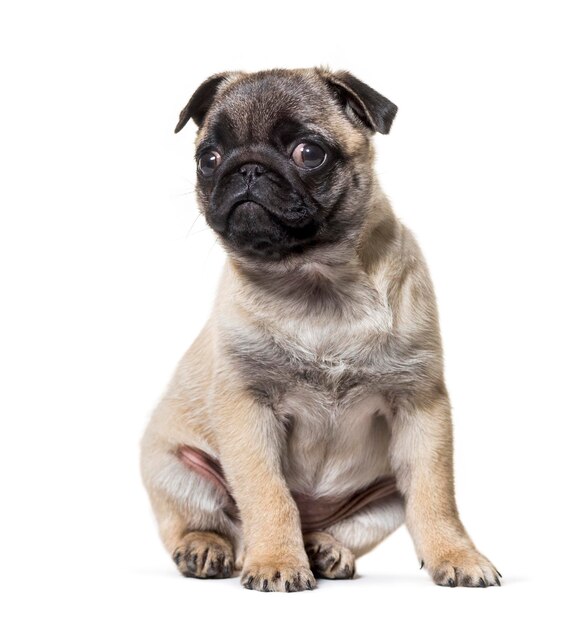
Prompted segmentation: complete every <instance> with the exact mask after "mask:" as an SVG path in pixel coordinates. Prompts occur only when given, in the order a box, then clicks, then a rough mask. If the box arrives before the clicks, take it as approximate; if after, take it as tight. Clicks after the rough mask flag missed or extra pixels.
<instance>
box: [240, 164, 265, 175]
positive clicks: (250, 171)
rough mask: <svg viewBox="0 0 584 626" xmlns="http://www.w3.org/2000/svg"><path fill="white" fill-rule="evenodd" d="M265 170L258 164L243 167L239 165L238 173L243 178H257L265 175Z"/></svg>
mask: <svg viewBox="0 0 584 626" xmlns="http://www.w3.org/2000/svg"><path fill="white" fill-rule="evenodd" d="M265 171H266V170H265V168H264V166H263V165H260V164H259V163H245V164H244V165H241V166H240V168H239V173H240V174H241V175H242V176H243V177H244V178H250V179H251V178H257V177H258V176H261V175H262V174H264V173H265Z"/></svg>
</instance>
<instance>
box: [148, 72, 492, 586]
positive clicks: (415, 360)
mask: <svg viewBox="0 0 584 626" xmlns="http://www.w3.org/2000/svg"><path fill="white" fill-rule="evenodd" d="M396 112H397V107H396V106H395V105H394V104H393V103H392V102H390V101H389V100H388V99H387V98H385V97H384V96H382V95H381V94H379V93H378V92H377V91H375V90H374V89H372V88H371V87H369V86H368V85H366V84H364V83H363V82H361V81H360V80H358V79H357V78H355V77H354V76H353V75H352V74H350V73H349V72H332V71H329V70H328V69H325V68H314V69H301V70H271V71H263V72H257V73H244V72H226V73H222V74H216V75H214V76H211V77H210V78H209V79H208V80H206V81H205V82H204V83H203V84H202V85H201V86H200V87H199V88H198V89H197V90H196V91H195V93H194V94H193V96H192V97H191V99H190V100H189V102H188V104H187V105H186V107H185V108H184V109H183V111H182V112H181V114H180V119H179V122H178V125H177V127H176V131H175V132H178V131H180V130H181V129H182V128H183V127H184V126H185V124H186V123H187V122H188V120H190V119H192V120H193V121H194V122H195V124H196V125H197V126H198V134H197V138H196V143H195V145H196V162H197V197H198V201H199V206H200V209H201V210H202V212H203V214H204V216H205V219H206V220H207V223H208V224H209V226H210V227H211V228H212V229H213V230H214V231H215V232H216V233H217V235H218V237H219V239H220V241H221V243H222V244H223V246H224V247H225V249H226V251H227V262H226V265H225V269H224V272H223V275H222V278H221V282H220V286H219V290H218V294H217V298H216V302H215V306H214V309H213V313H212V315H211V317H210V319H209V321H208V322H207V324H206V325H205V327H204V328H203V330H202V332H201V333H200V335H199V336H198V337H197V339H196V340H195V342H194V343H193V345H192V346H191V347H190V349H189V350H188V351H187V353H186V354H185V356H184V357H183V359H182V360H181V362H180V364H179V366H178V369H177V370H176V373H175V375H174V378H173V379H172V381H171V383H170V386H169V388H168V390H167V392H166V394H165V395H164V397H163V398H162V400H161V402H160V404H159V405H158V407H157V408H156V410H155V411H154V414H153V416H152V419H151V421H150V424H149V426H148V427H147V430H146V433H145V435H144V437H143V441H142V456H141V466H142V475H143V479H144V483H145V485H146V488H147V490H148V493H149V495H150V499H151V502H152V506H153V509H154V513H155V515H156V518H157V521H158V524H159V529H160V534H161V537H162V541H163V542H164V545H165V546H166V548H167V550H168V551H169V552H170V554H171V555H172V558H173V559H174V561H175V563H176V565H177V566H178V569H179V570H180V572H181V573H182V574H183V575H184V576H189V577H195V578H224V577H228V576H231V575H232V573H233V572H234V570H241V580H242V583H243V585H244V586H245V587H247V588H248V589H256V590H259V591H302V590H305V589H313V588H314V587H315V586H316V582H315V577H324V578H352V577H353V576H354V573H355V559H356V558H357V557H359V556H361V555H362V554H365V553H366V552H368V551H369V550H371V549H372V548H373V547H374V546H375V545H377V544H378V543H379V542H380V541H382V540H383V539H384V538H385V537H387V536H388V535H389V534H390V533H391V532H393V531H394V530H395V529H396V528H397V527H398V526H400V524H402V523H403V522H404V521H405V523H406V525H407V528H408V530H409V532H410V534H411V536H412V539H413V541H414V544H415V549H416V552H417V555H418V557H419V559H420V561H421V564H422V566H425V567H426V568H427V570H428V572H429V573H430V575H431V576H432V578H433V580H434V581H435V582H436V583H437V584H438V585H445V586H451V587H455V586H457V585H462V586H470V587H479V586H480V587H488V586H490V585H498V584H500V582H499V576H500V574H499V573H498V572H497V570H496V569H495V567H494V566H493V565H492V564H491V563H490V562H489V561H488V560H487V559H486V558H485V557H484V556H483V555H482V554H480V553H479V552H478V551H477V549H476V548H475V546H474V544H473V542H472V541H471V539H470V538H469V536H468V534H467V532H466V530H465V529H464V527H463V525H462V523H461V521H460V519H459V516H458V512H457V508H456V503H455V497H454V483H453V468H452V425H451V418H450V405H449V400H448V394H447V390H446V387H445V384H444V376H443V366H442V348H441V340H440V333H439V327H438V316H437V312H436V303H435V298H434V293H433V290H432V284H431V281H430V277H429V274H428V270H427V268H426V265H425V263H424V260H423V257H422V254H421V252H420V250H419V248H418V246H417V244H416V242H415V240H414V237H413V236H412V234H411V233H410V231H409V230H407V228H405V227H404V226H403V225H402V224H400V222H399V221H398V220H397V219H396V218H395V217H394V214H393V212H392V209H391V207H390V203H389V201H388V199H387V198H386V197H385V196H384V194H383V192H382V191H381V189H380V186H379V184H378V181H377V177H376V175H375V172H374V168H373V157H374V150H373V145H372V138H373V135H374V134H375V133H377V132H378V133H382V134H387V133H388V132H389V129H390V127H391V124H392V122H393V119H394V117H395V114H396Z"/></svg>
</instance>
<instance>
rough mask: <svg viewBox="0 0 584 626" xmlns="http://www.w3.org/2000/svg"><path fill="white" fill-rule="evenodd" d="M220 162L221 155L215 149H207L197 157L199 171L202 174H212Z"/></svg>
mask: <svg viewBox="0 0 584 626" xmlns="http://www.w3.org/2000/svg"><path fill="white" fill-rule="evenodd" d="M220 163H221V155H220V154H219V153H218V152H217V151H216V150H207V152H203V154H201V156H200V157H199V172H201V174H202V175H203V176H213V174H214V173H215V170H216V169H217V168H218V167H219V164H220Z"/></svg>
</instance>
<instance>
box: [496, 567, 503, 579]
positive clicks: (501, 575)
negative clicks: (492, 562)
mask: <svg viewBox="0 0 584 626" xmlns="http://www.w3.org/2000/svg"><path fill="white" fill-rule="evenodd" d="M495 571H496V572H497V574H499V578H503V574H501V572H500V571H499V570H498V569H497V568H495Z"/></svg>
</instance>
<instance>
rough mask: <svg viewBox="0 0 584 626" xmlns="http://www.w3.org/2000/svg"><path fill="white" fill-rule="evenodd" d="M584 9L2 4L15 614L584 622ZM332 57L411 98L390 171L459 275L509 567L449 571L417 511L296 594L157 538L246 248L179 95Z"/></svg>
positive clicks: (489, 503)
mask: <svg viewBox="0 0 584 626" xmlns="http://www.w3.org/2000/svg"><path fill="white" fill-rule="evenodd" d="M578 5H579V3H578V2H573V3H570V2H560V1H554V2H547V3H545V2H536V1H532V2H524V3H523V2H512V1H508V2H495V1H492V0H491V1H489V2H458V3H455V2H444V1H443V2H427V3H419V2H414V1H409V2H405V1H404V2H400V3H394V2H381V1H379V0H376V1H365V0H361V1H359V2H351V3H348V2H347V3H345V2H340V1H336V2H334V3H332V2H331V3H328V2H316V1H312V2H304V1H296V2H286V3H284V2H282V3H280V2H275V1H272V2H265V3H263V2H257V1H251V0H248V1H246V2H237V3H236V2H233V3H231V2H225V1H224V2H217V1H215V2H212V1H211V0H206V1H204V0H203V1H197V2H195V1H192V2H184V3H180V2H164V3H162V2H160V3H151V2H140V3H138V2H135V3H132V2H122V1H120V2H104V1H101V2H70V3H64V2H56V1H53V2H24V1H23V2H19V3H16V2H14V3H12V4H11V5H9V4H8V3H6V4H3V8H2V9H1V14H0V52H1V59H2V61H1V63H2V66H1V83H0V90H1V92H2V95H1V97H0V107H1V115H0V131H1V135H0V153H1V169H0V172H1V190H0V193H1V198H0V200H1V220H2V223H1V227H0V255H1V259H0V261H1V281H2V282H1V292H0V293H1V296H2V306H1V315H2V322H1V327H0V332H1V368H2V371H1V388H2V406H1V415H0V418H1V429H2V432H1V437H0V463H1V468H0V470H1V479H2V490H1V499H0V508H1V510H2V512H1V514H0V523H1V524H2V531H1V534H0V541H1V552H0V576H1V577H2V582H1V584H0V596H2V600H1V603H0V617H2V618H3V619H2V622H3V623H5V624H7V625H12V624H33V623H38V622H40V621H41V620H42V621H43V622H44V623H47V622H48V623H51V621H54V622H55V623H59V624H78V623H81V624H102V623H104V622H105V621H106V620H107V621H108V623H114V624H138V623H139V624H141V625H147V624H161V623H164V624H173V623H179V620H180V623H183V624H189V623H193V624H194V623H198V624H200V623H202V622H203V620H205V621H209V622H211V621H212V622H215V623H217V622H219V623H225V622H226V621H228V620H235V619H237V620H242V621H243V623H247V622H250V621H251V620H253V621H254V622H255V623H266V624H268V623H269V624H272V625H273V624H278V623H282V622H283V623H292V622H294V623H296V624H298V623H301V622H302V621H305V622H311V623H314V622H319V621H323V622H331V623H336V624H348V623H352V622H353V621H355V620H356V619H361V620H362V621H363V620H368V621H375V623H380V624H381V623H394V624H395V623H404V619H405V620H408V623H411V621H412V620H415V622H414V623H421V622H422V621H425V620H428V619H431V620H432V623H435V624H436V623H438V624H442V623H444V624H446V623H447V624H449V625H452V624H463V623H467V622H469V623H473V624H487V623H491V622H496V623H498V624H508V623H512V620H519V619H520V620H521V621H522V622H524V621H526V620H531V619H534V618H536V617H540V618H548V619H550V618H551V616H556V617H557V618H558V620H559V621H560V623H561V622H562V621H564V622H566V621H570V622H571V623H574V622H575V621H577V616H579V617H580V619H581V615H582V610H581V608H580V603H579V597H578V595H577V594H579V593H580V589H581V586H582V585H581V576H582V569H581V560H582V557H583V551H582V540H581V533H582V517H581V515H580V512H579V508H580V501H581V493H582V487H581V477H582V462H581V457H582V453H581V437H582V419H583V417H584V415H583V410H582V399H581V392H582V374H583V371H582V369H583V368H582V362H581V359H582V350H583V348H584V345H583V335H582V330H581V324H582V319H584V311H583V307H582V267H583V260H584V259H583V255H582V228H581V226H582V219H581V216H582V211H583V210H584V202H583V200H584V192H583V181H582V173H583V171H584V163H583V149H584V148H583V146H584V125H583V120H584V98H583V94H582V59H583V58H584V49H583V45H582V19H581V18H580V16H579V15H578V8H579V7H578ZM316 64H329V65H330V66H331V68H332V69H349V70H351V71H352V72H353V73H355V74H356V75H357V76H358V77H360V78H361V79H362V80H364V81H366V82H368V83H369V84H371V85H372V86H373V87H374V88H376V89H377V90H379V91H380V92H382V93H383V94H385V95H386V96H388V97H389V98H390V99H392V100H393V101H394V102H395V103H396V104H397V105H398V106H399V113H398V116H397V118H396V120H395V123H394V127H393V128H392V131H391V134H390V135H389V136H388V137H381V136H379V137H378V138H377V139H376V143H377V147H378V162H377V169H378V172H379V175H380V178H381V180H382V184H383V187H384V189H385V190H386V191H387V193H388V194H389V195H390V197H391V199H392V202H393V205H394V209H395V211H396V213H397V214H398V216H400V218H401V219H402V220H403V221H404V222H405V223H406V224H408V225H409V226H410V227H411V228H412V229H413V231H414V232H415V233H416V235H417V237H418V239H419V241H420V244H421V246H422V248H423V250H424V251H425V254H426V257H427V260H428V262H429V265H430V268H431V272H432V275H433V278H434V281H435V286H436V291H437V295H438V302H439V307H440V313H441V321H442V329H443V338H444V346H445V354H446V362H447V372H446V373H447V380H448V384H449V389H450V393H451V397H452V402H453V405H454V420H455V436H456V454H455V460H456V470H457V474H456V475H457V493H458V501H459V507H460V510H461V514H462V518H463V521H464V523H465V525H466V526H467V528H468V529H469V531H470V533H471V536H472V537H473V539H474V540H475V542H476V543H477V545H478V547H479V548H480V549H481V550H482V551H484V552H485V554H486V555H487V556H488V557H489V558H491V559H492V560H493V561H494V563H495V564H496V565H497V567H498V568H499V569H500V570H501V571H502V572H503V574H504V576H505V577H504V584H503V587H502V588H500V589H499V588H491V589H487V590H483V589H448V588H446V589H443V588H438V587H435V586H433V584H432V583H431V582H430V579H429V578H428V576H427V574H426V573H425V572H423V571H421V572H420V571H418V568H417V563H416V559H415V555H414V552H413V549H412V546H411V541H410V539H409V537H408V535H407V533H406V532H405V530H404V529H403V528H402V529H400V530H399V531H398V532H397V533H396V534H395V535H394V536H392V537H391V538H390V539H389V540H387V541H386V542H385V543H384V544H382V545H381V546H380V547H378V548H377V549H376V550H375V551H374V552H373V553H371V554H370V555H368V556H366V557H364V558H363V559H361V560H360V562H359V564H358V570H359V574H360V578H359V579H357V580H355V581H345V582H335V581H331V582H322V583H321V584H320V587H319V590H317V591H314V592H311V593H302V594H288V595H284V594H260V593H254V592H250V591H247V590H244V589H243V588H241V587H240V586H239V582H238V580H237V579H235V578H234V579H231V580H227V581H212V580H211V581H197V580H186V579H182V578H181V577H180V576H179V575H178V573H177V572H176V571H175V569H174V564H173V563H172V562H171V560H170V558H169V557H168V556H167V555H166V553H165V552H164V550H163V549H162V546H161V544H160V542H159V539H158V537H157V532H156V528H155V524H154V521H153V518H152V515H151V512H150V507H149V504H148V501H147V498H146V494H145V492H144V490H143V489H142V486H141V484H140V479H139V473H138V442H139V439H140V436H141V433H142V430H143V428H144V426H145V423H146V421H147V418H148V415H149V412H150V411H151V410H152V408H153V406H154V404H155V403H156V401H157V399H158V397H159V396H160V394H161V393H162V391H163V389H164V386H165V385H166V383H167V381H168V379H169V377H170V375H171V373H172V370H173V368H174V366H175V364H176V362H177V361H178V359H179V357H180V356H181V354H182V353H183V351H184V350H185V349H186V348H187V346H188V345H189V344H190V342H191V341H192V340H193V339H194V337H195V336H196V334H197V332H198V331H199V329H200V328H201V326H202V324H203V322H204V320H205V319H206V317H207V315H208V314H209V310H210V306H211V303H212V299H213V296H214V290H215V284H216V280H217V277H218V274H219V271H220V268H221V264H222V260H223V252H222V250H221V247H220V245H219V244H218V243H217V242H216V241H215V239H214V237H213V235H212V233H211V232H210V231H209V229H208V228H207V227H206V226H205V224H204V223H203V219H202V218H201V219H196V216H197V211H196V207H195V202H194V196H193V194H192V189H193V184H194V180H195V173H194V162H193V158H192V142H193V139H194V133H195V128H194V125H193V124H192V123H189V124H188V126H187V127H186V128H185V130H184V131H183V132H182V133H180V134H179V135H177V136H175V135H173V129H174V125H175V123H176V121H177V117H178V113H179V111H180V109H181V108H182V107H183V106H184V104H185V103H186V101H187V100H188V98H189V97H190V95H191V93H192V92H193V91H194V90H195V88H196V87H197V86H198V85H199V83H200V82H201V81H202V80H204V79H205V78H206V77H207V76H208V75H210V74H212V73H214V72H217V71H222V70H227V69H244V70H256V69H261V68H267V67H276V66H284V67H304V66H311V65H316ZM2 614H3V615H2ZM569 615H571V618H568V616H569ZM558 616H563V617H561V618H560V617H558Z"/></svg>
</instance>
